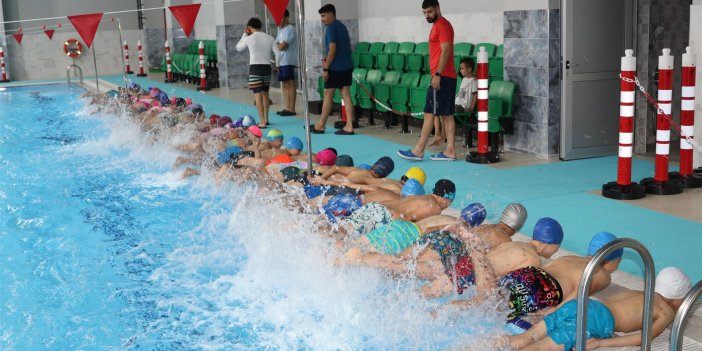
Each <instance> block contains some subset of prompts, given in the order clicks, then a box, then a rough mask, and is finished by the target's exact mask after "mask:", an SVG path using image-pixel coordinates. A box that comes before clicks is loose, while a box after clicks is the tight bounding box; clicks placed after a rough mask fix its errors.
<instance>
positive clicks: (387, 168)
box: [371, 156, 395, 178]
mask: <svg viewBox="0 0 702 351" xmlns="http://www.w3.org/2000/svg"><path fill="white" fill-rule="evenodd" d="M394 169H395V162H394V161H393V160H392V159H391V158H390V157H387V156H383V157H381V158H380V159H378V161H376V162H375V164H373V167H372V168H371V171H373V172H374V173H375V174H377V175H378V177H380V178H385V177H387V176H388V175H389V174H390V173H392V171H393V170H394Z"/></svg>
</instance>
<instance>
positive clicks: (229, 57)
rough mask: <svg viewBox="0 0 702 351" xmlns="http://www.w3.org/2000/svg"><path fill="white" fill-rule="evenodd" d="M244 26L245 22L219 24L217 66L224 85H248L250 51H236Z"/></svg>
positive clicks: (232, 86)
mask: <svg viewBox="0 0 702 351" xmlns="http://www.w3.org/2000/svg"><path fill="white" fill-rule="evenodd" d="M244 27H245V26H244V25H243V24H232V25H226V26H217V61H218V63H217V67H218V68H219V84H220V86H222V87H229V88H244V87H246V86H247V85H248V73H249V52H248V51H243V52H238V51H236V44H237V43H238V42H239V39H241V33H243V32H244Z"/></svg>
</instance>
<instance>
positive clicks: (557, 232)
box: [531, 217, 563, 245]
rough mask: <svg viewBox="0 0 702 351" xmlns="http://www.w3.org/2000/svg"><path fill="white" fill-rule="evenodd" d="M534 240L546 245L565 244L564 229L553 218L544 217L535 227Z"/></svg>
mask: <svg viewBox="0 0 702 351" xmlns="http://www.w3.org/2000/svg"><path fill="white" fill-rule="evenodd" d="M531 237H532V239H534V240H536V241H539V242H542V243H544V244H557V245H560V244H561V242H563V227H561V224H560V223H558V221H556V220H555V219H553V218H550V217H544V218H541V219H539V221H538V222H536V225H534V232H533V234H532V236H531Z"/></svg>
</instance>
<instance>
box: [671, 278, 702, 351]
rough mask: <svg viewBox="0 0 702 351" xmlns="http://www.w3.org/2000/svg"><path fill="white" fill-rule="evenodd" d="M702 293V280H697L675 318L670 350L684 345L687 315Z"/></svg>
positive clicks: (680, 348) (677, 349)
mask: <svg viewBox="0 0 702 351" xmlns="http://www.w3.org/2000/svg"><path fill="white" fill-rule="evenodd" d="M700 295H702V280H700V281H699V282H697V284H695V286H694V287H692V289H690V291H689V292H688V293H687V296H685V300H683V302H682V304H681V305H680V308H679V309H678V313H676V314H675V319H674V320H673V327H672V328H671V332H670V351H680V350H682V346H683V331H684V330H685V324H686V323H687V317H688V315H689V314H690V311H691V310H692V306H694V305H695V302H697V299H699V298H700Z"/></svg>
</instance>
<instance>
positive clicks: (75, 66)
mask: <svg viewBox="0 0 702 351" xmlns="http://www.w3.org/2000/svg"><path fill="white" fill-rule="evenodd" d="M72 69H76V70H78V76H79V77H80V84H83V70H82V69H81V68H80V66H78V65H76V64H75V63H74V64H71V65H69V66H68V68H66V80H67V81H68V84H71V70H72Z"/></svg>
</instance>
